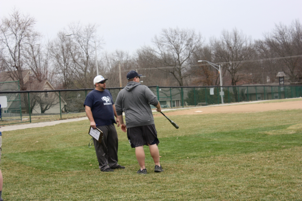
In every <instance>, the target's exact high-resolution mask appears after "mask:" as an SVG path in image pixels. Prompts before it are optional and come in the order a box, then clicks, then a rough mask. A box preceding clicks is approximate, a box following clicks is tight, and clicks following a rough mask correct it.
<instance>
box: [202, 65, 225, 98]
mask: <svg viewBox="0 0 302 201" xmlns="http://www.w3.org/2000/svg"><path fill="white" fill-rule="evenodd" d="M201 62H207V63H208V64H209V65H211V66H212V67H213V68H215V69H216V70H218V73H219V78H220V97H221V103H222V104H224V101H223V95H224V92H223V88H222V85H223V83H222V72H221V66H220V65H218V64H214V63H212V62H209V61H207V60H198V63H201ZM217 67H218V68H217Z"/></svg>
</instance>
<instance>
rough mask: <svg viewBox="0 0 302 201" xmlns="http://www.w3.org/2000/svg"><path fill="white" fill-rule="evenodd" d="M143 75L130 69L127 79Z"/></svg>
mask: <svg viewBox="0 0 302 201" xmlns="http://www.w3.org/2000/svg"><path fill="white" fill-rule="evenodd" d="M141 76H142V75H140V74H138V73H137V72H136V71H134V70H131V71H129V73H127V79H128V80H129V79H132V78H135V77H141Z"/></svg>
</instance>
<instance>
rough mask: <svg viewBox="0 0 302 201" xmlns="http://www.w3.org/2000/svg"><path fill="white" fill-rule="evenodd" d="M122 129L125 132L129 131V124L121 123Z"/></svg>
mask: <svg viewBox="0 0 302 201" xmlns="http://www.w3.org/2000/svg"><path fill="white" fill-rule="evenodd" d="M121 129H122V131H124V132H127V126H126V125H125V124H121Z"/></svg>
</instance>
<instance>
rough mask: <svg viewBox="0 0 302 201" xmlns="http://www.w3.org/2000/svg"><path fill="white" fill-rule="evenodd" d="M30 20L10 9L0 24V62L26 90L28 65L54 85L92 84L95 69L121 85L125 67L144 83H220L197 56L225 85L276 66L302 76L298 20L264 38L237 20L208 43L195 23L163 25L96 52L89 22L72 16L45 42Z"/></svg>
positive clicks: (262, 79) (267, 77)
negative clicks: (132, 42) (130, 42)
mask: <svg viewBox="0 0 302 201" xmlns="http://www.w3.org/2000/svg"><path fill="white" fill-rule="evenodd" d="M35 23H36V20H35V19H34V18H33V17H31V16H28V15H22V14H21V13H20V12H19V11H14V12H13V13H12V14H11V15H10V16H8V17H5V18H3V19H2V20H1V24H0V50H1V51H0V70H1V72H11V76H13V77H14V79H16V80H20V87H21V90H26V88H25V85H24V83H23V79H22V71H24V70H26V69H30V70H31V71H32V72H33V76H34V78H35V79H37V80H39V81H42V80H45V79H48V80H49V81H50V82H51V83H52V84H53V85H54V86H55V87H56V88H57V89H78V88H92V87H93V84H92V80H93V78H94V77H95V75H96V74H97V72H98V73H99V74H101V75H103V76H104V77H106V78H108V79H109V81H108V85H107V86H108V87H120V86H124V85H125V84H126V83H127V80H126V73H127V72H128V71H129V70H137V71H138V72H139V73H140V74H143V75H144V77H143V79H142V80H143V83H144V84H145V85H149V86H155V85H158V86H213V85H219V72H218V71H217V70H216V69H214V68H213V67H212V66H210V65H208V64H207V63H199V62H198V60H207V61H211V62H213V63H215V64H218V65H221V69H222V72H221V73H222V76H223V78H224V83H223V84H224V85H233V86H235V85H238V84H265V83H272V82H274V81H276V79H277V78H276V74H277V73H278V72H280V71H283V72H284V73H285V74H286V75H287V77H288V80H289V82H291V83H299V82H301V80H302V26H301V23H300V21H299V20H295V21H293V22H292V24H290V25H284V24H278V25H275V28H274V30H272V32H271V33H268V34H266V35H264V37H263V39H261V40H252V39H251V38H250V37H248V36H247V35H245V34H243V33H242V32H240V31H238V30H237V29H236V28H235V29H233V30H231V31H227V30H224V31H222V33H221V36H220V38H211V39H210V40H209V42H207V43H206V42H204V41H205V40H204V38H202V36H201V34H200V33H197V32H195V31H194V30H190V29H181V28H168V29H163V30H162V31H161V32H160V33H159V34H158V35H156V36H154V38H153V39H152V45H150V46H142V47H141V48H139V49H138V50H137V51H136V53H135V54H133V55H130V54H129V53H128V52H125V51H119V50H116V51H115V52H112V53H108V52H104V51H102V52H101V51H100V50H101V48H102V45H103V41H102V40H101V39H100V38H99V36H98V33H97V27H96V25H91V24H88V25H82V24H71V25H69V26H68V27H67V28H65V29H64V30H62V31H60V32H58V34H57V36H56V38H54V39H53V40H51V41H49V42H48V43H47V44H43V43H42V39H43V37H42V36H41V34H40V33H38V32H37V31H36V30H35ZM117 40H118V39H117ZM120 75H121V79H120Z"/></svg>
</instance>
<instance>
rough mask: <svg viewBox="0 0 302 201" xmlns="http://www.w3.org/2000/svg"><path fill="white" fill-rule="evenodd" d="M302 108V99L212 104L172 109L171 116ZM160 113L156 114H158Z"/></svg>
mask: <svg viewBox="0 0 302 201" xmlns="http://www.w3.org/2000/svg"><path fill="white" fill-rule="evenodd" d="M293 109H302V100H301V101H286V102H276V103H266V102H262V103H258V102H253V103H246V104H242V103H241V104H225V105H215V106H213V105H211V106H204V107H196V108H191V109H182V110H175V111H170V112H169V116H172V115H193V114H213V113H247V112H265V111H272V110H293ZM157 115H159V114H156V116H157Z"/></svg>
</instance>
